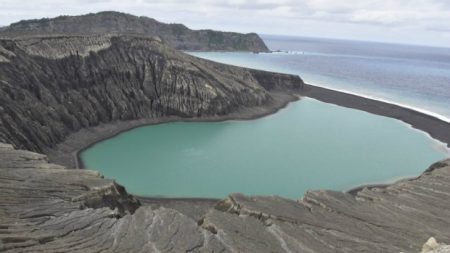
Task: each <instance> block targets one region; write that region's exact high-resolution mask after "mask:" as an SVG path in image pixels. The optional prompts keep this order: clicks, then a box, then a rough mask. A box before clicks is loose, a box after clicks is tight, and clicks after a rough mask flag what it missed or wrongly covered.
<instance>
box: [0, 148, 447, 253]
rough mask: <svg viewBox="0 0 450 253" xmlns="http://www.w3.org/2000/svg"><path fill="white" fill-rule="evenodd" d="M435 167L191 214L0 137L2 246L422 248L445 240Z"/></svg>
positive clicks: (443, 175)
mask: <svg viewBox="0 0 450 253" xmlns="http://www.w3.org/2000/svg"><path fill="white" fill-rule="evenodd" d="M431 168H432V169H430V170H427V171H426V172H424V173H423V174H422V175H421V176H420V177H418V178H416V179H411V180H403V181H399V182H397V183H395V184H393V185H390V186H387V187H385V188H379V187H373V188H364V189H363V190H360V191H358V192H356V193H355V194H349V193H343V192H335V191H311V192H308V193H307V194H306V195H305V196H304V197H303V198H302V199H300V200H297V201H295V200H290V199H285V198H282V197H276V196H272V197H248V196H244V195H242V194H232V195H230V196H229V197H228V198H226V199H224V200H222V201H220V202H218V203H217V204H216V205H215V206H214V207H211V208H209V210H206V212H205V213H203V214H202V215H201V216H200V218H198V219H195V217H193V216H191V215H186V214H185V213H184V211H183V210H182V209H180V210H176V209H171V208H165V207H158V208H155V207H152V206H150V205H147V204H145V202H143V203H140V202H139V201H138V200H136V198H135V197H133V196H131V195H129V194H127V193H126V191H125V190H124V189H123V188H122V187H121V186H120V185H118V184H117V183H115V182H114V181H112V180H109V179H105V178H103V177H102V176H101V175H100V174H99V173H97V172H94V171H89V170H73V169H66V168H64V167H63V166H59V165H55V164H51V163H48V162H47V159H46V157H45V156H44V155H42V154H38V153H33V152H30V151H23V150H15V149H14V148H13V147H12V146H11V145H8V144H0V188H1V191H0V207H1V208H0V251H2V252H100V251H101V252H258V253H261V252H320V253H323V252H358V253H360V252H420V251H421V250H422V245H423V244H424V242H426V241H427V240H428V238H429V237H430V235H431V236H433V237H434V238H436V240H438V241H439V242H442V243H444V244H448V243H449V242H450V241H448V240H449V238H448V232H449V229H448V228H449V227H450V202H449V201H448V198H449V192H450V185H449V184H448V182H449V180H450V160H447V161H442V162H440V163H438V164H436V165H435V166H432V167H431ZM428 244H429V246H430V245H431V244H430V243H428ZM437 246H439V247H437ZM437 246H436V245H435V244H432V245H431V248H430V250H435V252H445V251H439V250H445V249H446V248H445V245H443V244H442V245H441V244H440V245H437ZM426 249H428V248H426ZM432 252H433V251H432Z"/></svg>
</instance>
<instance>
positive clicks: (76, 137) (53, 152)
mask: <svg viewBox="0 0 450 253" xmlns="http://www.w3.org/2000/svg"><path fill="white" fill-rule="evenodd" d="M292 92H293V93H292V94H286V93H284V92H272V93H271V95H272V98H273V100H272V101H270V103H269V104H267V105H264V106H259V107H250V108H242V109H240V110H239V111H236V112H233V113H230V114H227V115H221V116H209V117H200V118H198V117H192V118H183V117H179V116H165V117H160V118H148V119H137V120H131V121H117V122H110V123H106V124H102V125H99V126H95V127H91V128H86V129H81V130H80V131H78V132H75V133H72V134H70V135H69V136H68V137H67V138H66V140H65V141H64V142H62V143H59V144H58V145H56V147H55V148H53V149H47V150H45V151H44V153H45V154H46V155H47V156H48V157H49V160H50V162H52V163H57V164H61V165H63V166H66V167H67V168H73V169H86V168H85V166H84V163H83V160H82V159H81V154H82V153H83V151H84V150H86V149H88V148H90V147H92V146H94V145H96V144H97V143H100V142H102V141H105V140H107V139H110V138H113V137H115V136H117V135H119V134H121V133H124V132H127V131H131V130H133V129H135V128H139V127H145V126H150V125H158V124H164V123H171V122H223V121H233V120H254V119H258V118H262V117H265V116H269V115H272V114H274V113H276V112H278V111H279V110H281V109H283V108H285V107H286V106H288V105H289V103H291V102H294V101H298V100H299V99H301V92H299V91H298V90H294V91H292ZM89 169H94V170H95V168H89ZM155 198H156V197H155Z"/></svg>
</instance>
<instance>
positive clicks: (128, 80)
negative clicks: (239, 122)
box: [0, 35, 303, 151]
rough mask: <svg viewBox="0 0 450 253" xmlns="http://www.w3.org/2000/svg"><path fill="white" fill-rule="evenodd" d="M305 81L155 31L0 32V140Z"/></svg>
mask: <svg viewBox="0 0 450 253" xmlns="http://www.w3.org/2000/svg"><path fill="white" fill-rule="evenodd" d="M267 78H269V79H267ZM267 80H270V82H268V81H267ZM302 85H303V82H302V80H301V79H300V78H299V77H296V76H291V75H283V74H276V73H269V72H263V71H256V70H250V69H244V68H238V67H232V66H227V65H223V64H218V63H213V62H210V61H206V60H202V59H198V58H196V57H192V56H189V55H187V54H184V53H182V52H179V51H176V50H173V49H170V48H169V47H167V46H165V45H164V44H163V43H162V42H161V41H160V40H159V39H158V38H153V37H136V36H114V35H93V36H58V37H39V38H25V39H15V40H11V39H4V40H0V112H1V114H0V141H3V142H7V143H11V144H13V145H14V146H15V147H19V148H24V149H28V150H34V151H42V150H43V149H45V148H48V147H52V146H54V145H55V144H56V143H59V142H61V141H62V140H64V138H65V137H66V136H67V135H68V134H70V133H71V132H75V131H78V130H80V129H82V128H86V127H90V126H95V125H98V124H99V123H105V122H112V121H117V120H132V119H140V118H158V117H162V116H170V115H176V116H181V117H208V116H214V115H225V114H228V113H230V112H235V111H238V110H239V109H241V108H248V107H252V106H261V105H264V104H267V103H270V101H271V100H272V96H271V92H274V91H277V90H282V91H284V92H286V93H289V92H290V91H294V90H298V89H299V88H301V87H302Z"/></svg>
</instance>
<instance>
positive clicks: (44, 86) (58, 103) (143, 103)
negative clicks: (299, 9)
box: [0, 34, 450, 252]
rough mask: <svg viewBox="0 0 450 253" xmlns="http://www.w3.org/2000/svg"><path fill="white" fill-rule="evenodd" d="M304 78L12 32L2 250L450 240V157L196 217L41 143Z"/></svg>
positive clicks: (3, 45)
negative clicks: (357, 185) (340, 187)
mask: <svg viewBox="0 0 450 253" xmlns="http://www.w3.org/2000/svg"><path fill="white" fill-rule="evenodd" d="M302 87H303V82H302V80H301V79H300V78H299V77H296V76H291V75H283V74H276V73H270V72H264V71H257V70H251V69H245V68H238V67H232V66H227V65H223V64H218V63H213V62H210V61H206V60H201V59H198V58H195V57H192V56H189V55H186V54H184V53H181V52H179V51H176V50H173V49H171V48H170V47H168V46H166V45H165V44H164V42H162V41H161V39H160V38H159V37H149V36H136V35H117V34H102V35H99V34H94V35H79V36H72V35H58V36H51V37H48V36H31V37H17V38H6V39H0V142H2V143H1V144H0V189H1V191H0V206H1V208H0V251H2V252H419V251H420V250H421V248H422V245H423V244H424V242H425V241H426V240H427V239H428V238H429V237H430V236H433V237H435V238H436V239H437V240H438V241H439V242H443V243H445V244H448V243H449V241H448V227H449V225H450V224H449V223H450V222H449V221H450V211H449V210H450V203H449V201H447V199H448V198H449V192H450V189H449V188H450V185H449V184H448V182H449V179H450V161H449V160H447V161H442V162H439V163H436V164H434V165H433V166H431V167H430V168H429V169H428V170H426V171H425V172H424V173H423V174H422V175H421V176H420V177H418V178H416V179H412V180H403V181H399V182H397V183H395V184H393V185H390V186H387V187H371V188H363V189H362V190H358V191H355V192H353V193H352V194H350V193H342V192H335V191H311V192H308V193H307V194H305V196H304V197H303V198H302V199H300V200H289V199H285V198H281V197H276V196H271V197H249V196H244V195H242V194H232V195H230V196H229V197H228V198H226V199H224V200H221V201H218V203H217V204H215V206H213V207H206V208H205V207H204V206H199V207H198V208H199V209H201V210H202V211H201V213H200V214H199V213H194V214H192V213H191V212H190V210H187V209H186V208H184V207H183V206H182V205H172V206H171V207H172V208H167V207H164V205H159V206H158V205H152V204H151V203H149V202H148V201H146V200H144V199H140V198H136V197H134V196H132V195H130V194H128V193H127V192H126V190H125V189H124V187H122V186H121V185H120V184H118V183H116V182H115V181H114V180H111V179H105V178H103V177H102V175H100V174H99V173H98V172H94V171H89V170H73V169H67V168H66V167H64V166H62V165H57V164H53V163H49V162H48V158H47V156H46V155H43V154H40V153H35V152H32V151H44V150H48V149H49V148H52V147H54V146H55V145H58V144H60V143H61V142H62V141H64V140H65V139H67V138H68V136H73V134H74V133H80V132H83V131H85V130H87V129H92V128H93V127H101V125H102V124H119V123H120V122H131V121H136V122H139V120H152V119H155V120H156V119H160V118H163V117H176V119H180V118H186V119H200V118H202V119H203V118H209V117H211V118H220V119H221V117H222V116H226V115H232V114H233V113H236V112H240V111H242V110H245V109H249V108H261V107H264V106H267V105H269V106H270V105H273V104H274V101H275V100H276V98H277V96H278V95H280V94H282V95H283V99H284V101H288V100H289V98H290V99H293V98H294V97H295V96H294V95H298V94H299V92H300V90H301V88H302ZM278 105H279V104H278ZM100 129H101V128H100ZM6 143H10V144H6ZM11 144H12V145H11ZM20 149H26V150H20ZM27 150H28V151H27ZM434 246H436V245H434V244H433V245H432V247H434ZM438 246H439V245H438ZM439 247H440V246H439ZM432 249H433V250H434V249H435V248H432ZM436 250H440V249H438V248H436Z"/></svg>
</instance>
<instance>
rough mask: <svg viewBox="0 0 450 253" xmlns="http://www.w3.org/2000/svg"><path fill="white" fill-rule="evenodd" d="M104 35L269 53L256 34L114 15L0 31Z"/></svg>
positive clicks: (58, 20) (40, 21)
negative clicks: (145, 37) (188, 26)
mask: <svg viewBox="0 0 450 253" xmlns="http://www.w3.org/2000/svg"><path fill="white" fill-rule="evenodd" d="M74 24H76V25H74ZM105 33H116V34H141V35H146V36H158V37H160V38H161V39H162V40H163V41H164V42H165V43H166V44H167V45H169V46H171V47H173V48H176V49H180V50H197V51H209V50H215V51H217V50H224V51H250V52H268V51H269V49H268V48H267V46H266V45H265V44H264V41H263V40H262V39H261V38H260V37H259V36H258V35H257V34H256V33H248V34H241V33H234V32H219V31H213V30H191V29H189V28H187V27H186V26H184V25H182V24H164V23H161V22H158V21H156V20H154V19H152V18H148V17H137V16H133V15H130V14H126V13H120V12H113V11H105V12H99V13H95V14H87V15H81V16H60V17H56V18H52V19H48V18H44V19H38V20H23V21H20V22H17V23H13V24H11V25H10V26H7V27H3V28H0V37H2V36H3V37H23V36H36V35H37V36H42V35H93V34H105Z"/></svg>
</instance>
